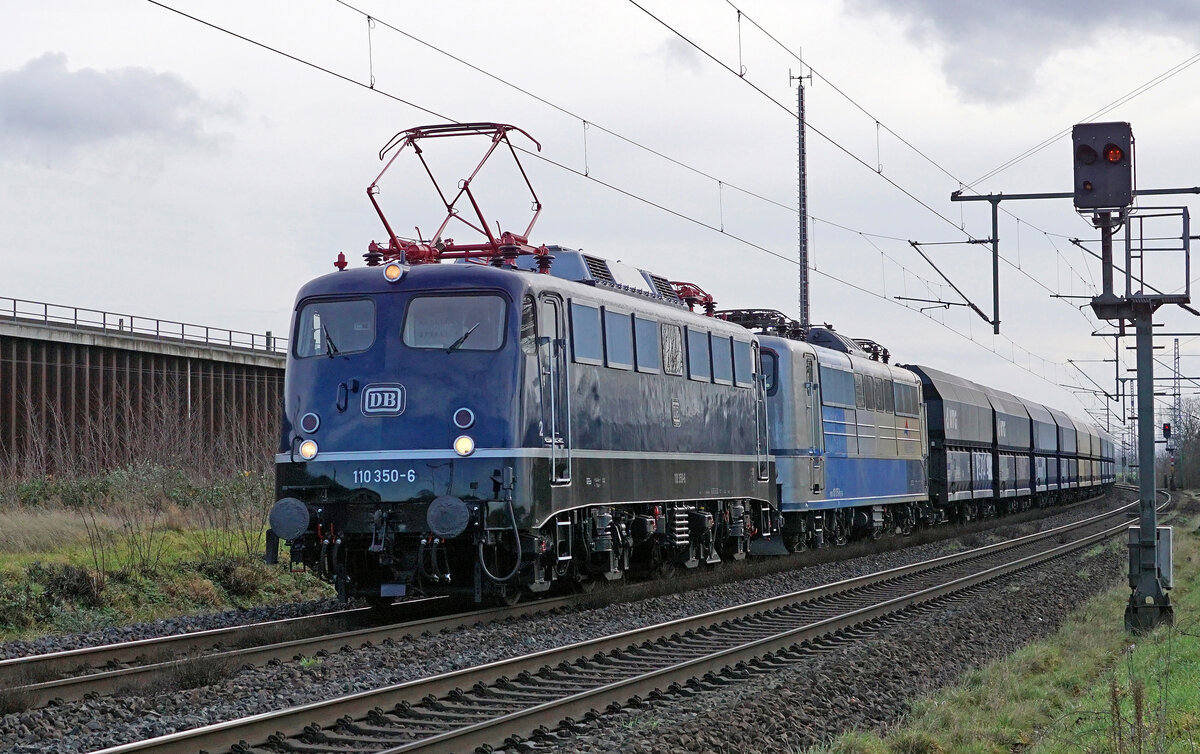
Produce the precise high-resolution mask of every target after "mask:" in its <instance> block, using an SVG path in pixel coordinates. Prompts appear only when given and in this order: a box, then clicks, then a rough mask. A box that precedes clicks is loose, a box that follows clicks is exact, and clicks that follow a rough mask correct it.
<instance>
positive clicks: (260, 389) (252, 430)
mask: <svg viewBox="0 0 1200 754" xmlns="http://www.w3.org/2000/svg"><path fill="white" fill-rule="evenodd" d="M283 367H284V356H283V355H282V354H279V353H275V352H272V351H266V350H262V349H250V348H238V347H227V346H222V345H216V344H212V343H196V342H184V341H179V340H174V341H173V340H170V339H159V338H155V337H153V336H150V337H147V336H143V335H139V334H125V333H118V332H113V331H112V330H111V329H109V330H105V329H101V328H88V327H71V326H56V325H54V324H48V323H43V322H33V321H21V320H8V321H0V469H5V468H7V469H8V470H9V471H10V473H11V472H13V471H14V469H15V468H17V467H20V468H21V470H22V471H23V472H24V473H26V474H27V473H30V472H31V471H34V470H35V469H36V468H38V467H45V470H46V471H52V470H53V467H54V466H55V465H63V463H64V460H70V459H75V460H86V461H87V465H88V466H91V467H101V468H102V467H106V466H108V465H109V464H110V463H115V464H120V463H125V462H128V460H129V458H128V456H130V454H135V455H136V454H137V453H139V452H145V450H146V449H147V448H148V449H150V450H153V445H154V444H155V443H158V444H179V445H180V446H181V447H182V446H183V445H188V446H190V447H191V448H192V451H191V452H196V453H204V452H205V448H206V447H210V448H217V447H227V446H233V445H239V444H240V445H241V446H245V445H247V444H249V445H251V446H253V445H256V444H257V443H258V442H259V439H260V438H261V442H262V446H263V448H264V449H265V450H266V451H267V452H270V450H271V448H272V446H273V444H274V441H275V433H276V432H277V431H278V430H277V428H278V425H279V417H280V414H281V406H282V393H283ZM139 448H141V449H142V450H138V449H139ZM163 450H167V449H166V448H163Z"/></svg>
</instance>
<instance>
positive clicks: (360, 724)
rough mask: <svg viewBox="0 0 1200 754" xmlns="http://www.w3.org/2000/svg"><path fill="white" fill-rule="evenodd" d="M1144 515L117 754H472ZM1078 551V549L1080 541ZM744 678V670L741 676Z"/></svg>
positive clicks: (895, 612) (830, 632) (744, 661)
mask: <svg viewBox="0 0 1200 754" xmlns="http://www.w3.org/2000/svg"><path fill="white" fill-rule="evenodd" d="M1135 506H1136V503H1133V504H1129V505H1123V506H1121V507H1119V508H1116V509H1114V510H1112V511H1109V512H1107V513H1104V514H1101V515H1099V516H1093V517H1091V518H1089V519H1085V520H1083V521H1080V522H1076V523H1074V524H1069V525H1066V526H1062V527H1058V528H1055V529H1051V530H1048V531H1045V532H1040V533H1037V534H1033V535H1028V536H1025V537H1020V538H1017V539H1014V540H1009V541H1006V542H1002V543H998V544H995V545H990V546H987V547H981V548H977V549H974V550H970V551H966V552H963V553H957V554H954V555H949V556H944V557H941V558H936V559H933V560H929V561H924V562H921V563H915V564H912V565H909V566H904V567H901V568H896V569H891V570H888V571H884V572H880V573H875V574H870V575H866V576H861V577H858V578H854V579H849V580H846V581H842V582H839V583H836V584H829V585H825V586H821V587H816V588H812V589H807V590H803V591H800V592H795V593H792V594H788V595H783V596H779V597H773V598H769V599H765V600H759V601H757V602H753V603H748V604H744V605H738V606H734V607H730V608H725V609H722V610H717V611H713V612H710V613H705V614H703V615H697V616H691V617H687V618H682V619H678V620H674V621H670V622H667V623H662V624H659V625H654V626H647V627H644V628H639V629H635V630H631V631H626V632H623V633H620V634H615V635H612V636H607V637H602V638H599V639H595V640H591V641H586V642H581V643H577V644H572V645H568V646H564V647H559V648H555V649H550V650H545V651H542V652H537V653H534V654H530V655H526V656H521V657H516V658H512V659H509V660H504V661H499V662H494V663H490V664H487V665H482V666H477V667H472V668H466V669H463V670H459V671H455V672H451V673H445V674H441V675H437V676H433V677H429V678H424V679H418V680H415V681H410V682H407V683H402V684H397V685H394V686H388V687H385V688H381V689H375V690H371V691H366V692H360V693H356V694H351V695H348V696H344V697H339V698H337V699H331V700H327V701H323V702H317V703H312V704H307V705H302V706H299V707H295V708H291V709H285V710H280V711H277V712H271V713H265V714H260V715H255V716H252V717H248V718H243V719H240V720H233V721H229V722H225V723H219V724H214V725H209V726H205V727H202V728H197V729H194V730H189V731H182V732H179V733H175V734H170V735H167V736H162V737H159V738H155V739H151V740H148V741H142V742H138V743H132V744H126V745H123V746H117V747H113V748H110V749H105V750H104V754H132V753H133V752H155V753H156V754H165V753H169V754H177V753H179V752H196V751H199V750H204V751H209V752H216V751H222V750H226V751H227V750H230V749H232V750H233V751H235V752H239V753H240V754H248V753H251V752H255V753H256V752H266V751H278V750H280V749H284V750H291V751H305V752H312V753H314V754H315V753H318V752H345V751H364V752H365V751H374V752H380V751H384V752H387V753H388V754H399V752H408V751H435V750H436V751H471V750H473V749H475V748H476V747H478V746H483V745H489V744H490V745H495V744H499V743H500V742H502V741H504V740H505V739H506V738H508V737H514V736H517V737H519V736H521V735H528V734H530V732H531V731H532V732H535V736H549V735H551V734H550V733H549V732H548V731H549V730H550V729H551V728H553V727H558V726H560V725H561V724H562V721H564V720H565V721H566V727H567V728H568V729H570V727H571V725H572V723H571V718H573V717H581V716H585V715H589V714H591V713H592V711H593V710H597V709H604V708H605V707H606V706H609V705H612V704H618V705H620V704H624V703H626V702H627V701H628V700H630V699H638V698H640V697H645V696H653V695H655V694H659V693H661V692H662V690H671V689H678V688H681V685H683V684H692V685H696V684H700V685H703V684H721V683H727V682H731V681H730V680H729V676H730V674H732V676H736V675H738V674H739V673H743V674H744V673H749V672H763V668H764V667H765V668H767V669H769V668H770V667H771V666H772V665H775V666H778V665H779V664H780V663H786V662H788V661H789V658H797V657H800V656H803V655H804V654H805V653H811V652H813V651H821V643H822V642H824V643H827V642H830V641H846V640H855V639H856V638H859V637H863V636H867V635H870V634H871V633H872V632H873V631H875V630H878V629H879V628H880V627H881V626H883V625H886V624H887V623H888V622H891V621H895V620H899V619H901V618H902V617H903V615H904V614H905V612H906V611H910V610H920V609H931V608H932V607H935V606H936V605H937V604H938V603H939V601H941V600H945V599H955V595H961V594H962V593H964V592H969V591H970V590H972V589H976V588H979V587H980V585H982V584H984V583H986V582H988V581H992V580H995V579H999V578H1003V577H1004V576H1006V575H1009V574H1012V573H1014V572H1016V571H1019V570H1023V569H1028V568H1033V567H1035V566H1037V565H1038V564H1040V563H1042V562H1045V561H1046V560H1048V559H1051V558H1054V557H1059V556H1061V555H1064V554H1067V553H1069V552H1072V551H1075V550H1078V549H1080V548H1085V547H1088V546H1090V545H1092V544H1094V543H1096V542H1099V541H1102V540H1104V539H1106V538H1108V537H1112V536H1114V535H1116V534H1119V533H1121V532H1123V531H1124V530H1125V528H1126V527H1127V525H1128V524H1127V521H1126V519H1125V516H1126V514H1127V513H1129V512H1130V511H1131V509H1133V508H1134V507H1135ZM1067 540H1070V541H1067ZM731 668H732V670H731Z"/></svg>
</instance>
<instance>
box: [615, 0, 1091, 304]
mask: <svg viewBox="0 0 1200 754" xmlns="http://www.w3.org/2000/svg"><path fill="white" fill-rule="evenodd" d="M629 3H630V4H631V5H633V6H634V7H635V8H637V9H638V10H640V11H642V12H643V13H645V14H646V15H647V16H649V17H650V18H652V19H654V20H655V21H657V22H658V23H659V24H660V25H661V26H663V28H665V29H667V30H668V31H670V32H671V33H672V34H674V35H676V36H677V37H679V38H680V39H682V40H683V41H684V42H687V43H688V44H689V45H691V46H692V47H693V48H695V49H696V50H697V51H698V52H700V53H701V54H702V55H704V56H705V57H707V58H708V59H709V60H711V61H713V62H714V63H716V64H717V65H719V66H720V67H721V68H724V69H725V70H726V71H728V72H729V73H731V74H733V75H734V76H737V77H738V79H740V80H741V81H743V82H744V83H745V84H746V85H747V86H749V87H750V88H752V89H754V90H755V91H756V92H758V93H759V94H761V95H762V96H763V97H766V98H767V99H768V100H769V101H771V102H773V103H774V104H775V105H776V106H777V107H779V108H780V109H782V110H783V111H784V112H786V113H788V114H789V115H790V116H792V117H793V118H796V119H797V120H799V119H800V116H799V114H797V113H795V112H793V111H792V110H791V108H790V107H788V106H787V105H785V104H783V103H782V102H780V101H779V100H777V99H775V98H774V97H772V96H771V95H770V94H768V93H767V92H766V91H764V90H763V89H762V88H761V87H759V86H758V85H757V84H755V83H754V82H753V81H750V80H749V79H747V78H746V77H745V76H744V75H742V74H741V73H739V72H738V71H735V70H734V69H733V68H731V67H729V65H727V64H726V63H725V62H723V61H722V60H720V59H719V58H717V57H716V56H715V55H713V54H712V53H710V52H709V51H708V50H706V49H705V48H704V47H702V46H701V45H700V44H698V43H697V42H695V41H694V40H692V39H691V38H690V37H688V36H687V35H685V34H684V33H683V32H681V31H679V30H678V29H676V28H675V27H673V26H671V25H670V24H668V23H667V22H666V21H664V20H663V19H661V18H659V17H658V16H656V15H655V14H653V13H651V12H650V11H649V10H647V9H646V8H645V7H644V6H642V5H641V4H639V3H638V2H637V0H629ZM734 7H735V9H736V6H734ZM739 13H740V11H739ZM755 25H756V26H757V24H755ZM760 28H761V27H760ZM776 42H777V43H778V40H776ZM793 55H794V53H793ZM796 57H797V59H799V56H796ZM864 112H865V111H864ZM803 124H804V126H805V127H806V128H808V129H809V130H811V131H813V132H814V133H816V134H817V135H818V136H820V137H821V138H823V139H825V140H826V141H827V142H829V143H830V144H831V145H833V146H834V147H836V148H837V149H839V150H840V151H842V152H843V153H844V154H846V155H847V156H848V157H850V158H851V159H852V160H854V161H855V162H857V163H859V164H860V165H862V166H863V167H865V168H867V169H868V170H870V171H871V172H873V173H874V174H875V175H878V176H879V177H880V178H882V179H883V180H884V181H886V182H887V183H889V184H890V185H892V186H893V187H894V188H896V189H897V190H898V191H900V192H901V193H903V194H904V195H905V196H907V197H909V198H910V199H912V200H913V201H914V202H916V203H917V204H919V205H921V206H922V207H924V208H925V209H926V210H928V211H929V212H931V213H932V214H933V215H935V216H936V217H938V218H940V219H941V220H942V221H943V222H945V223H946V224H947V225H949V226H951V227H952V228H954V229H955V230H956V231H958V232H960V233H962V234H963V235H965V236H966V237H967V238H968V239H969V240H970V241H972V242H975V243H979V242H980V241H979V239H977V238H975V236H973V235H972V234H971V233H969V232H967V230H966V229H965V228H963V227H961V226H959V225H958V224H957V223H955V222H954V221H953V220H951V219H950V218H948V217H946V216H945V215H943V214H942V213H941V212H938V211H937V210H936V209H934V208H933V207H932V206H930V205H929V204H928V203H926V202H924V201H923V200H921V199H920V198H919V197H917V196H916V195H915V194H913V193H912V192H911V191H909V190H908V189H906V188H904V187H903V186H901V185H900V184H899V183H897V182H896V181H894V180H892V178H891V177H889V176H887V175H885V174H884V173H883V171H882V170H878V169H876V168H873V167H871V165H870V164H868V163H867V162H866V161H865V160H863V159H862V158H861V157H859V156H858V155H856V154H854V153H853V152H852V151H850V150H849V149H848V148H847V147H845V146H843V145H842V144H840V143H839V142H838V141H836V140H835V139H833V138H832V137H831V136H829V135H828V134H826V133H824V132H823V131H821V130H820V129H818V128H816V127H815V126H813V125H812V123H811V122H810V121H809V120H807V119H805V120H804V122H803ZM956 180H957V179H956ZM1030 227H1035V226H1032V225H1030ZM997 257H998V258H999V259H1000V260H1001V261H1003V262H1004V263H1005V264H1006V265H1008V266H1009V267H1010V268H1011V269H1014V270H1016V271H1017V272H1019V273H1020V274H1022V275H1024V276H1025V277H1026V278H1028V279H1029V280H1030V281H1031V282H1033V283H1034V284H1035V285H1037V286H1038V287H1040V288H1042V289H1043V290H1044V291H1046V292H1047V293H1049V294H1050V295H1051V296H1055V295H1056V294H1058V293H1059V292H1058V291H1055V290H1054V289H1052V288H1050V287H1048V286H1046V285H1045V284H1044V283H1042V281H1040V280H1038V279H1037V278H1036V277H1034V276H1033V275H1030V274H1029V273H1028V272H1026V271H1025V270H1023V269H1022V268H1021V266H1020V265H1017V264H1014V263H1013V262H1012V260H1010V259H1008V258H1007V257H1005V256H1004V255H1003V254H997ZM1068 264H1069V263H1068ZM1064 303H1066V302H1064ZM1068 305H1069V304H1068ZM1072 308H1075V307H1072ZM1077 311H1078V312H1079V314H1080V316H1081V317H1083V319H1084V321H1085V322H1087V323H1088V324H1089V325H1094V324H1097V323H1098V320H1096V321H1095V322H1094V321H1093V320H1092V319H1089V318H1088V315H1087V314H1086V313H1085V312H1083V311H1082V310H1080V309H1077Z"/></svg>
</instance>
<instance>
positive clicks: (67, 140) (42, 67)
mask: <svg viewBox="0 0 1200 754" xmlns="http://www.w3.org/2000/svg"><path fill="white" fill-rule="evenodd" d="M213 115H236V112H235V111H234V110H233V109H232V108H230V107H228V106H218V105H216V104H215V103H212V102H209V101H207V100H204V99H202V98H201V97H200V95H199V94H198V93H197V92H196V90H195V88H194V87H192V86H191V85H190V84H188V83H187V82H186V81H184V80H183V79H182V78H180V77H179V76H176V75H174V74H169V73H157V72H155V71H152V70H150V69H148V68H114V69H110V70H104V71H98V70H96V69H94V68H81V69H79V70H76V71H69V70H67V57H66V55H63V54H62V53H46V54H45V55H43V56H41V57H40V58H36V59H34V60H31V61H29V62H28V63H26V64H25V65H24V66H22V67H21V68H18V69H16V70H10V71H4V72H0V158H2V157H5V156H7V157H10V158H15V159H26V160H37V159H38V157H39V155H40V153H42V152H46V153H54V154H58V155H62V154H64V153H71V152H75V151H77V150H80V149H82V148H85V147H93V146H98V145H102V144H105V143H109V142H113V141H116V140H121V139H135V140H147V139H148V140H151V141H154V142H157V143H161V144H165V145H169V146H174V147H180V146H182V147H190V148H207V147H210V146H212V145H213V144H214V143H215V140H216V137H215V136H213V135H212V134H209V133H207V132H206V131H205V129H204V119H205V118H206V117H209V116H213Z"/></svg>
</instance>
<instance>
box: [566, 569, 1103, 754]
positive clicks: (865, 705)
mask: <svg viewBox="0 0 1200 754" xmlns="http://www.w3.org/2000/svg"><path fill="white" fill-rule="evenodd" d="M1124 565H1125V556H1124V554H1122V553H1118V552H1115V551H1113V550H1112V549H1110V548H1106V549H1104V550H1103V552H1102V553H1100V554H1093V555H1091V556H1088V555H1086V554H1080V555H1073V556H1069V557H1064V558H1059V559H1057V560H1055V561H1054V562H1053V563H1052V564H1050V565H1046V566H1042V567H1040V568H1038V569H1036V570H1033V571H1028V572H1025V573H1023V574H1019V575H1017V576H1015V577H1009V578H1006V579H1003V580H1001V581H999V582H994V583H992V584H989V585H986V586H985V587H983V588H980V589H977V590H975V591H974V592H973V594H972V595H971V596H970V597H969V598H966V599H960V600H956V601H954V602H952V603H942V607H941V608H940V609H938V610H929V611H924V612H922V613H919V614H913V615H909V616H907V617H906V619H905V620H904V621H903V622H899V623H897V624H894V625H892V626H890V627H889V628H886V629H885V630H883V631H882V632H880V633H879V634H877V635H876V636H875V637H873V638H872V639H871V640H870V641H865V642H853V643H849V642H848V643H839V644H837V645H835V646H834V647H832V648H829V649H826V650H825V651H818V652H813V653H812V654H811V655H810V656H808V657H806V658H805V659H804V660H802V661H800V662H796V663H794V664H791V665H790V666H789V667H787V668H786V669H785V670H783V671H776V672H772V673H769V674H762V675H751V676H749V677H748V678H746V679H744V680H742V681H741V682H739V683H738V684H736V685H733V686H722V687H718V688H716V689H714V690H709V691H700V692H698V693H695V694H693V695H690V696H688V697H683V696H681V695H670V696H668V697H667V698H665V699H661V700H657V701H654V702H651V703H649V704H648V705H643V706H642V708H640V709H629V708H625V709H622V710H621V711H620V712H617V713H608V714H605V715H603V716H601V717H600V718H599V719H598V720H596V721H593V722H591V723H589V724H588V729H587V731H586V732H583V733H580V734H578V735H574V736H568V737H566V740H565V741H564V742H563V743H561V744H560V745H559V746H558V747H556V748H551V749H546V751H549V752H554V753H555V754H566V753H567V752H618V751H619V752H630V753H632V754H648V753H650V752H656V753H657V752H671V753H673V752H679V751H736V752H739V753H740V754H755V753H757V752H799V751H803V750H805V749H807V748H809V747H811V746H814V745H818V744H821V743H826V742H828V740H829V739H831V738H833V737H834V736H836V735H837V734H839V733H843V732H847V731H850V730H855V729H868V730H875V731H885V730H886V729H887V728H888V727H889V726H894V725H895V724H896V723H897V722H899V721H900V720H901V718H902V717H903V715H904V714H905V713H906V712H908V710H909V707H910V703H911V701H912V700H914V699H916V698H918V697H920V696H922V695H925V694H928V693H931V692H932V691H935V690H936V689H938V688H941V687H943V686H946V685H949V684H952V683H954V682H955V681H957V680H958V679H959V678H960V677H961V676H962V675H963V674H964V673H965V672H966V671H968V670H970V669H973V668H977V667H981V666H982V665H985V664H986V663H988V662H990V661H993V660H996V659H999V658H1002V657H1004V656H1006V655H1008V654H1010V653H1011V652H1013V651H1015V650H1016V649H1018V648H1020V647H1022V646H1024V645H1025V644H1027V643H1029V642H1031V641H1035V640H1037V639H1040V638H1043V637H1045V636H1047V635H1049V634H1050V633H1052V632H1054V631H1055V630H1056V629H1057V628H1058V626H1059V625H1061V623H1062V622H1063V620H1064V619H1065V618H1066V616H1067V615H1068V614H1069V613H1070V612H1071V611H1072V610H1073V609H1074V608H1075V607H1077V606H1078V604H1079V602H1080V600H1082V599H1085V598H1087V597H1089V596H1091V595H1093V594H1095V593H1097V592H1100V591H1102V590H1104V589H1107V588H1109V587H1111V586H1113V584H1114V583H1116V582H1117V580H1118V579H1119V577H1120V575H1121V574H1122V569H1123V567H1124ZM1118 619H1119V618H1118ZM868 679H869V682H867V681H868Z"/></svg>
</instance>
